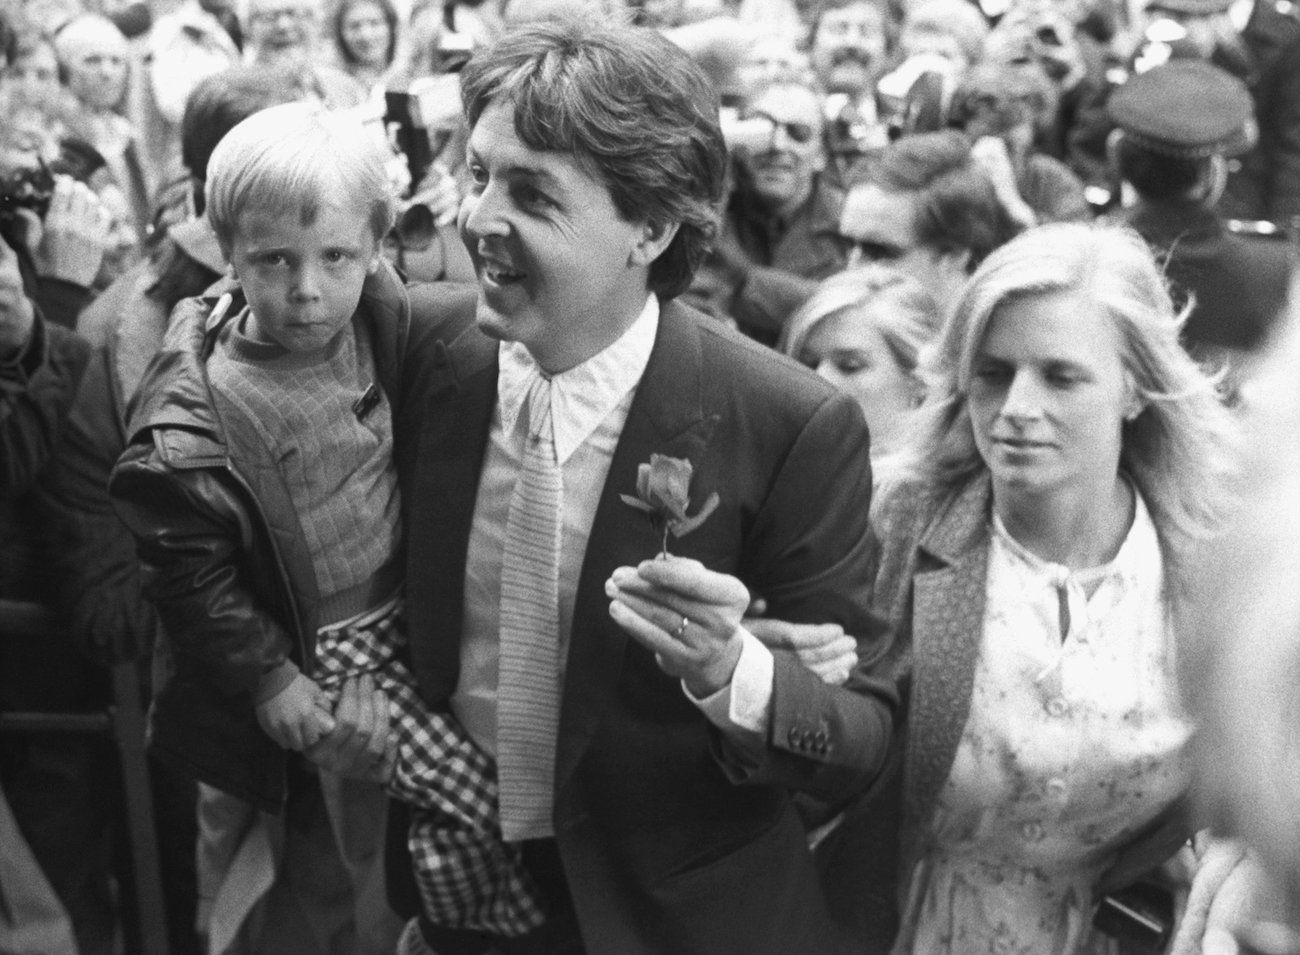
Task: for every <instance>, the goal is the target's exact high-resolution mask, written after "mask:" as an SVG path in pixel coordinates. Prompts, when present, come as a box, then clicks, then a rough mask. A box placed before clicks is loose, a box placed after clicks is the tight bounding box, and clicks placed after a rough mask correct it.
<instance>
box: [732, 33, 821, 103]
mask: <svg viewBox="0 0 1300 955" xmlns="http://www.w3.org/2000/svg"><path fill="white" fill-rule="evenodd" d="M807 70H808V57H807V56H806V55H804V54H803V53H800V52H799V51H798V50H796V49H795V47H794V42H793V41H792V40H790V39H789V38H787V37H778V36H764V37H760V38H759V39H757V40H755V41H754V42H753V44H751V46H750V48H749V51H748V52H747V53H746V55H745V59H744V61H743V62H742V63H741V64H740V67H739V68H738V74H739V78H740V83H741V87H742V88H743V89H744V91H745V93H746V99H749V98H750V97H749V93H750V92H751V91H753V90H759V89H762V88H763V87H765V86H767V85H768V84H770V83H779V82H781V81H782V80H791V79H795V78H797V77H800V76H806V74H807Z"/></svg>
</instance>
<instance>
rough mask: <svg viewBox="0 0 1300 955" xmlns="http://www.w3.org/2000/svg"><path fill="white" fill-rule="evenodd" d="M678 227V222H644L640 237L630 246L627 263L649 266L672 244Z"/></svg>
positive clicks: (642, 266)
mask: <svg viewBox="0 0 1300 955" xmlns="http://www.w3.org/2000/svg"><path fill="white" fill-rule="evenodd" d="M680 227H681V223H680V222H668V223H663V222H646V223H645V225H643V226H642V227H641V238H640V239H639V240H638V241H637V243H636V245H634V246H633V247H632V254H631V255H630V256H629V257H628V264H629V265H631V266H633V267H637V268H649V267H650V266H651V265H652V264H653V263H654V261H655V259H657V258H659V256H661V255H663V253H664V250H665V249H667V248H668V246H670V245H672V241H673V239H675V238H676V237H677V230H678V229H679V228H680Z"/></svg>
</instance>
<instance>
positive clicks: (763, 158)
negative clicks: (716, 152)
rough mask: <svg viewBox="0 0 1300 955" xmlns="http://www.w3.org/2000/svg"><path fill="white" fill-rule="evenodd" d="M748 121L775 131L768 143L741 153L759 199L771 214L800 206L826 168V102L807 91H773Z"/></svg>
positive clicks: (750, 110)
mask: <svg viewBox="0 0 1300 955" xmlns="http://www.w3.org/2000/svg"><path fill="white" fill-rule="evenodd" d="M746 118H748V119H760V120H764V121H766V122H767V123H768V124H769V125H770V128H771V133H770V135H769V136H768V139H767V142H766V143H765V144H757V143H755V144H747V145H744V146H739V147H737V150H736V156H737V159H738V160H739V161H740V163H741V164H742V165H743V166H744V167H745V169H746V170H748V172H749V174H750V177H751V179H752V180H753V191H754V195H755V196H756V197H757V198H758V199H759V200H760V201H761V202H763V203H764V204H766V205H767V206H769V207H770V208H772V209H777V210H786V209H793V208H795V207H797V206H798V205H799V204H800V203H802V202H803V201H804V200H805V199H806V198H807V197H808V195H809V193H811V191H812V184H813V177H814V175H815V174H816V173H817V171H818V170H820V169H821V168H822V166H823V165H824V163H825V154H824V152H823V146H822V108H821V99H820V98H819V97H818V96H817V95H816V94H815V93H814V92H813V91H812V90H810V89H806V88H804V87H802V86H784V85H783V86H772V87H769V88H768V89H767V90H766V91H765V92H764V93H762V94H760V95H759V97H758V98H757V99H756V100H754V102H753V103H751V104H750V105H749V107H748V108H747V109H746Z"/></svg>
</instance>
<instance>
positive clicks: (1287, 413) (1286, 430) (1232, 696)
mask: <svg viewBox="0 0 1300 955" xmlns="http://www.w3.org/2000/svg"><path fill="white" fill-rule="evenodd" d="M1297 319H1300V300H1293V301H1292V303H1291V309H1290V312H1289V320H1288V322H1287V323H1286V331H1285V332H1284V333H1283V334H1282V335H1280V336H1279V337H1278V339H1277V340H1275V341H1273V342H1271V343H1270V344H1269V347H1268V349H1267V355H1266V357H1265V359H1264V361H1263V363H1262V367H1261V369H1260V371H1259V374H1258V375H1257V376H1256V378H1255V380H1254V381H1253V382H1252V384H1251V388H1250V395H1251V400H1250V401H1249V402H1247V403H1246V404H1245V406H1244V407H1242V408H1239V409H1238V412H1237V413H1238V414H1239V415H1241V416H1242V420H1243V422H1244V425H1245V433H1246V434H1247V442H1246V448H1245V451H1246V453H1245V460H1244V463H1243V465H1242V468H1241V474H1242V479H1241V481H1240V487H1241V497H1242V501H1241V506H1240V507H1239V509H1238V510H1237V512H1236V513H1235V515H1234V517H1233V520H1232V522H1231V524H1230V525H1229V526H1228V528H1227V529H1226V531H1225V532H1224V533H1223V534H1220V535H1218V536H1217V537H1216V538H1215V539H1214V541H1212V542H1211V543H1210V544H1209V545H1208V546H1207V547H1205V548H1204V549H1203V550H1202V551H1201V553H1200V554H1199V555H1198V558H1197V561H1196V566H1195V573H1196V576H1195V589H1194V591H1193V592H1194V594H1195V596H1194V599H1193V600H1191V601H1190V602H1189V606H1188V607H1187V608H1186V611H1185V613H1184V614H1183V616H1182V618H1181V620H1180V623H1181V624H1182V626H1183V627H1184V630H1183V633H1184V634H1185V635H1186V643H1187V645H1186V647H1185V648H1183V652H1182V653H1181V654H1180V658H1179V663H1180V670H1181V676H1182V684H1183V689H1184V696H1185V698H1186V699H1187V700H1188V704H1189V706H1191V707H1193V708H1194V712H1195V714H1196V716H1197V718H1198V727H1199V729H1198V733H1197V738H1196V756H1197V771H1198V774H1197V777H1196V782H1197V787H1196V790H1195V791H1196V794H1197V802H1198V803H1199V804H1200V806H1201V807H1202V808H1203V810H1204V811H1205V813H1206V814H1207V815H1208V816H1209V817H1210V818H1211V819H1212V820H1213V821H1214V823H1215V825H1216V827H1218V828H1220V829H1221V830H1223V831H1225V832H1229V833H1234V834H1236V835H1237V836H1238V837H1240V838H1241V839H1243V840H1244V843H1245V845H1246V846H1247V847H1248V852H1247V855H1246V858H1245V859H1244V860H1243V864H1242V865H1241V868H1242V869H1245V870H1246V872H1245V876H1246V878H1247V881H1246V884H1245V886H1244V890H1243V891H1241V892H1240V893H1239V894H1238V896H1237V898H1236V899H1235V900H1230V901H1233V902H1235V904H1232V905H1226V904H1224V905H1220V906H1219V907H1220V908H1222V909H1224V910H1225V911H1223V912H1222V913H1221V914H1220V917H1219V918H1218V919H1217V924H1216V925H1213V926H1208V927H1207V931H1206V934H1205V946H1204V949H1203V951H1204V952H1206V953H1207V955H1209V953H1211V952H1212V951H1213V952H1224V953H1235V955H1295V953H1296V952H1300V904H1298V900H1300V865H1298V864H1297V860H1300V853H1298V851H1297V850H1300V846H1298V845H1297V841H1296V835H1295V834H1296V833H1297V832H1300V826H1298V825H1297V823H1298V820H1297V818H1296V808H1297V807H1296V802H1295V800H1294V799H1292V798H1291V791H1292V785H1293V780H1294V778H1295V772H1296V770H1295V767H1296V759H1297V753H1296V739H1295V734H1294V732H1293V729H1294V720H1293V719H1292V717H1291V714H1292V713H1293V712H1294V711H1295V706H1296V690H1297V684H1296V681H1295V679H1294V674H1295V673H1296V668H1297V666H1300V602H1298V601H1297V598H1298V597H1300V594H1297V591H1296V589H1295V587H1293V586H1292V580H1293V579H1294V574H1295V571H1294V568H1295V566H1296V561H1297V557H1300V554H1297V550H1296V548H1297V542H1298V541H1300V509H1298V508H1297V502H1298V501H1300V494H1298V493H1297V492H1298V491H1300V488H1298V487H1297V480H1298V479H1300V461H1297V459H1296V452H1297V446H1296V443H1295V440H1294V435H1295V432H1296V427H1297V425H1298V424H1300V390H1297V388H1296V381H1295V367H1296V361H1297V359H1298V358H1300V352H1297V346H1300V337H1298V336H1297V331H1298V330H1300V323H1298V322H1297ZM1232 874H1233V875H1236V874H1237V871H1236V870H1234V871H1233V873H1232ZM1221 894H1222V893H1221ZM1212 914H1214V913H1212ZM1212 933H1214V934H1213V935H1212ZM1216 936H1217V938H1216V942H1217V944H1218V945H1219V947H1217V948H1213V949H1212V948H1211V939H1212V937H1216ZM1233 937H1235V940H1236V944H1235V945H1234V943H1233V942H1232V940H1231V939H1232V938H1233Z"/></svg>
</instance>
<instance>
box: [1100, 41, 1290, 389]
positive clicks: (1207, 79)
mask: <svg viewBox="0 0 1300 955" xmlns="http://www.w3.org/2000/svg"><path fill="white" fill-rule="evenodd" d="M1110 113H1111V116H1112V118H1113V119H1114V121H1115V123H1116V124H1117V125H1118V127H1119V130H1120V132H1119V136H1118V140H1117V142H1116V143H1115V145H1114V147H1113V152H1114V156H1115V162H1116V165H1117V172H1118V175H1119V178H1120V179H1122V180H1123V181H1124V182H1126V183H1128V185H1129V186H1130V187H1131V188H1132V189H1133V191H1134V192H1135V193H1136V194H1137V202H1136V203H1135V204H1134V205H1133V206H1132V207H1131V208H1128V209H1125V210H1123V211H1122V212H1120V213H1118V216H1117V217H1118V218H1119V219H1120V220H1121V221H1123V222H1125V223H1126V224H1128V225H1130V226H1132V227H1133V228H1134V229H1136V230H1137V231H1138V232H1139V233H1141V235H1142V237H1143V238H1145V239H1146V240H1147V242H1148V243H1150V244H1151V246H1152V247H1153V248H1155V249H1156V250H1157V251H1158V253H1159V254H1160V256H1161V257H1162V260H1163V261H1164V262H1165V263H1166V266H1165V270H1166V274H1167V275H1168V277H1169V280H1170V282H1171V283H1172V284H1173V286H1174V289H1175V292H1176V293H1177V294H1178V295H1179V296H1180V297H1181V298H1182V299H1184V300H1188V299H1190V301H1191V303H1192V311H1191V314H1190V315H1189V316H1188V318H1187V324H1186V325H1185V326H1184V327H1183V334H1184V337H1185V340H1186V343H1187V344H1188V345H1189V346H1190V347H1191V348H1192V349H1193V350H1194V351H1196V352H1198V353H1201V354H1207V353H1208V355H1209V356H1212V357H1215V358H1226V359H1228V360H1229V361H1230V363H1231V364H1232V366H1233V370H1234V372H1235V373H1242V372H1243V371H1244V370H1245V369H1244V368H1243V367H1242V362H1243V361H1244V360H1246V359H1248V357H1249V356H1251V355H1256V354H1258V353H1259V352H1260V350H1261V348H1262V346H1263V345H1264V344H1265V342H1266V340H1267V339H1268V337H1269V334H1270V333H1271V332H1272V330H1273V329H1274V327H1275V326H1276V324H1277V319H1278V316H1279V313H1280V312H1281V311H1282V309H1283V307H1284V305H1285V302H1286V296H1287V287H1288V284H1289V282H1290V275H1291V250H1290V249H1289V247H1288V245H1287V243H1286V242H1285V241H1284V240H1282V239H1281V238H1280V237H1270V236H1259V235H1256V234H1252V233H1249V232H1246V233H1243V234H1235V232H1234V230H1233V228H1232V227H1231V226H1230V225H1229V224H1228V223H1227V222H1226V221H1225V220H1224V219H1223V217H1222V216H1221V215H1220V214H1219V213H1218V212H1217V211H1216V205H1217V202H1218V199H1219V196H1220V194H1221V193H1222V192H1223V188H1224V183H1225V181H1226V179H1227V164H1228V162H1229V160H1230V158H1231V157H1232V156H1234V155H1236V154H1238V153H1239V152H1241V151H1242V150H1243V149H1245V148H1247V147H1248V146H1249V143H1250V131H1251V128H1252V125H1253V121H1252V113H1253V111H1252V109H1251V100H1250V94H1249V93H1248V92H1247V90H1246V87H1245V85H1244V84H1243V83H1242V82H1241V81H1240V80H1238V79H1236V78H1235V77H1233V76H1231V75H1229V74H1228V73H1226V72H1224V71H1223V70H1220V69H1219V68H1218V67H1216V66H1214V65H1212V64H1210V63H1206V62H1203V61H1201V60H1173V61H1171V62H1169V63H1165V64H1163V65H1161V66H1157V67H1154V68H1152V69H1151V70H1148V71H1147V72H1145V73H1140V74H1138V75H1137V76H1134V77H1133V78H1132V79H1130V80H1129V81H1128V82H1127V83H1125V84H1124V85H1123V86H1121V87H1120V88H1119V89H1118V90H1116V91H1115V94H1114V95H1113V96H1112V97H1111V100H1110Z"/></svg>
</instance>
